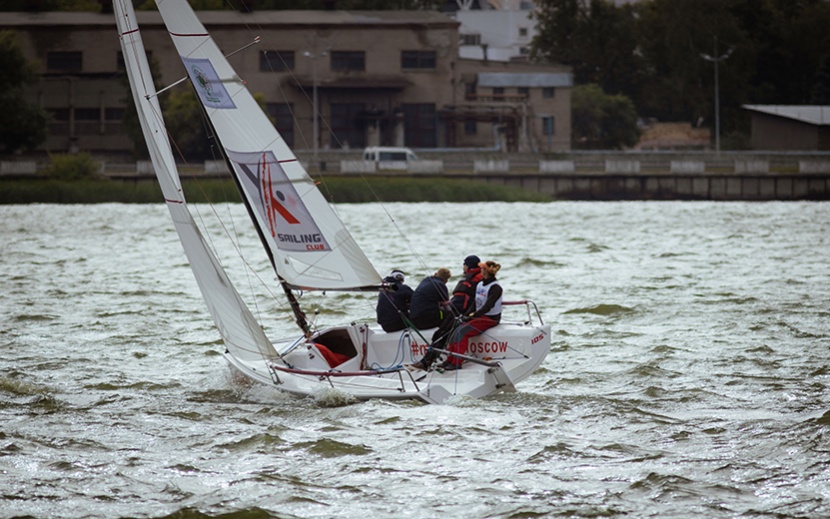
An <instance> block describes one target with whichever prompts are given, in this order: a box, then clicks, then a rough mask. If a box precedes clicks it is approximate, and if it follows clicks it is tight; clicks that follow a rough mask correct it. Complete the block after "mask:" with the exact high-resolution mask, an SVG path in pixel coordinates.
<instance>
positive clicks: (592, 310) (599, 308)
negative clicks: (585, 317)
mask: <svg viewBox="0 0 830 519" xmlns="http://www.w3.org/2000/svg"><path fill="white" fill-rule="evenodd" d="M633 312H634V309H633V308H629V307H627V306H622V305H614V304H599V305H596V306H590V307H584V308H573V309H571V310H566V311H565V312H563V313H565V314H594V315H615V314H629V313H633Z"/></svg>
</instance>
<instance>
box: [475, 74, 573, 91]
mask: <svg viewBox="0 0 830 519" xmlns="http://www.w3.org/2000/svg"><path fill="white" fill-rule="evenodd" d="M478 86H481V87H536V88H544V87H572V86H573V74H569V73H567V72H524V73H523V72H517V73H516V72H482V73H481V74H479V75H478Z"/></svg>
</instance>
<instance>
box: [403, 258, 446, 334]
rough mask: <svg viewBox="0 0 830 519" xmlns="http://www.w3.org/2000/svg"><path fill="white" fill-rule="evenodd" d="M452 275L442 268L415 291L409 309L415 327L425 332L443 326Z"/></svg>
mask: <svg viewBox="0 0 830 519" xmlns="http://www.w3.org/2000/svg"><path fill="white" fill-rule="evenodd" d="M451 275H452V274H451V273H450V271H449V269H445V268H440V269H438V270H437V271H436V272H435V274H433V275H431V276H429V277H426V278H424V280H423V281H421V283H420V284H419V285H418V287H417V288H416V289H415V292H414V293H413V294H412V305H411V306H410V309H409V318H410V320H411V321H412V324H413V326H415V327H416V328H418V329H421V330H425V329H427V328H435V327H437V326H438V325H440V324H441V321H442V320H443V316H444V308H445V306H446V305H447V302H448V301H449V292H448V291H447V281H449V279H450V276H451Z"/></svg>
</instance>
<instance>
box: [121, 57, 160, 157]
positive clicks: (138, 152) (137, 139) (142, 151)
mask: <svg viewBox="0 0 830 519" xmlns="http://www.w3.org/2000/svg"><path fill="white" fill-rule="evenodd" d="M147 58H148V59H147V63H148V65H149V66H150V74H151V75H152V76H153V85H154V86H155V87H156V90H159V89H161V83H160V82H161V72H160V67H159V63H158V60H157V59H156V58H155V57H154V56H150V55H148V57H147ZM119 73H120V74H121V84H122V85H123V86H124V91H125V94H126V95H125V97H124V106H125V109H124V117H123V118H122V119H121V126H122V128H124V133H126V134H127V137H129V138H130V140H131V141H132V142H133V154H134V155H135V156H136V157H140V158H147V157H149V152H148V151H147V142H146V141H145V140H144V133H143V132H142V131H141V122H140V121H139V120H138V112H136V108H135V101H133V96H132V93H131V90H130V79H129V76H127V72H126V70H124V67H123V64H121V65H119ZM166 101H167V95H166V93H163V94H161V95H159V105H160V106H161V109H162V112H163V111H164V107H165V105H166Z"/></svg>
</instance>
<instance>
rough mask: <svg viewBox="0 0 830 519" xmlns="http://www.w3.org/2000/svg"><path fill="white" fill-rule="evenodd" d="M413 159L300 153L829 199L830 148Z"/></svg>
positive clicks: (334, 170)
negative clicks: (823, 149) (405, 160)
mask: <svg viewBox="0 0 830 519" xmlns="http://www.w3.org/2000/svg"><path fill="white" fill-rule="evenodd" d="M419 156H420V158H421V159H422V160H421V161H419V162H418V163H410V164H408V165H407V164H406V163H400V164H398V163H396V164H394V168H395V169H384V167H382V166H380V167H379V166H378V165H376V164H374V163H366V162H364V161H362V160H361V156H360V152H359V151H319V152H318V153H317V155H316V158H315V157H314V156H313V155H312V153H311V152H303V151H300V152H298V153H297V157H298V159H299V160H300V161H301V162H303V163H304V164H305V165H306V166H307V169H308V170H309V172H310V173H311V175H312V176H315V175H318V174H326V175H333V176H340V175H342V176H358V175H363V176H412V177H418V178H428V177H432V176H435V177H442V178H466V179H476V180H480V181H484V182H488V183H493V184H501V185H509V186H515V187H521V188H524V189H529V190H533V191H536V192H540V193H544V194H547V195H550V196H551V197H552V198H557V199H569V200H830V153H820V152H815V153H803V152H798V153H796V152H793V153H780V152H779V153H763V152H751V153H750V152H722V153H720V154H715V153H705V152H691V153H665V152H644V153H631V152H625V153H615V152H572V153H567V154H557V155H548V156H545V155H540V154H530V153H528V154H505V153H498V152H487V151H480V150H470V151H451V152H449V151H432V152H429V151H420V152H419ZM40 166H41V165H40V164H36V163H34V162H21V161H17V162H3V163H0V179H2V178H3V177H7V178H11V177H15V178H19V177H27V176H37V174H38V171H39V170H40V169H41V168H40ZM182 169H184V170H185V171H184V172H183V175H184V176H191V175H192V176H197V177H206V178H209V177H223V176H226V175H227V167H226V165H225V164H224V163H223V162H215V161H211V162H206V163H204V164H199V165H189V166H186V167H183V168H182ZM101 170H102V173H103V174H105V175H106V176H109V177H111V178H117V179H129V180H142V179H147V180H151V179H153V178H154V175H153V172H152V166H151V165H150V164H149V163H148V162H138V163H135V162H133V163H128V164H124V163H110V162H105V163H104V164H103V165H102V168H101Z"/></svg>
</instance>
